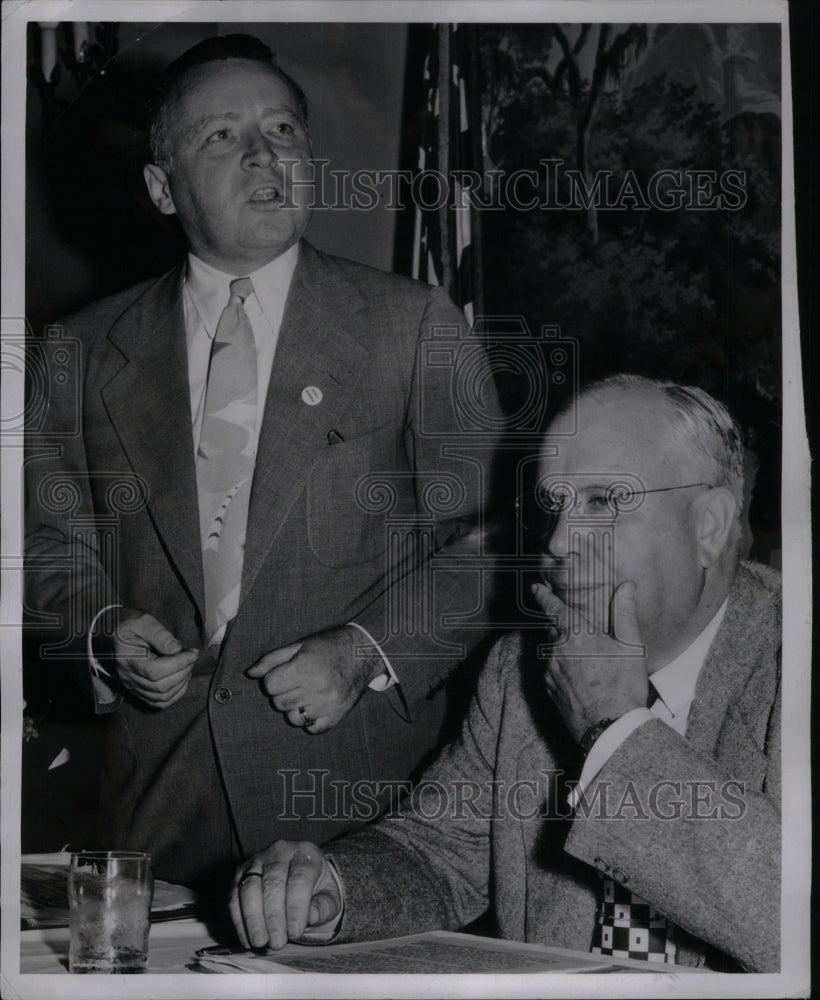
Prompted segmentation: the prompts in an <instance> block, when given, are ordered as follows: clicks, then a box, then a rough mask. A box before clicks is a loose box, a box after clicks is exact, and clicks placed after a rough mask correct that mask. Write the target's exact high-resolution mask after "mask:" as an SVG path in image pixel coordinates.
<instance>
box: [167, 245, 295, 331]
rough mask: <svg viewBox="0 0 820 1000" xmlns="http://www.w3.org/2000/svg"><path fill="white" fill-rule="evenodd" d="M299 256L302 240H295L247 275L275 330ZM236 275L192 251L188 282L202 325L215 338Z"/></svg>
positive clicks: (260, 306)
mask: <svg viewBox="0 0 820 1000" xmlns="http://www.w3.org/2000/svg"><path fill="white" fill-rule="evenodd" d="M298 258H299V244H298V243H294V245H293V246H292V247H289V248H288V249H287V250H286V251H285V252H284V253H283V254H280V255H279V256H278V257H275V258H274V259H273V260H271V261H268V263H267V264H264V265H263V266H262V267H260V268H257V270H255V271H251V272H249V273H248V275H247V277H249V278H250V279H251V283H252V284H253V290H254V294H255V295H256V300H257V302H258V303H259V308H260V309H261V310H262V312H263V314H264V316H265V318H266V319H267V321H268V325H269V326H270V328H271V330H278V329H279V323H280V322H281V318H282V313H283V311H284V303H285V299H286V298H287V295H288V290H289V288H290V282H291V278H292V277H293V272H294V270H295V269H296V262H297V260H298ZM236 277H240V276H239V275H235V274H228V273H227V272H226V271H220V270H219V269H218V268H216V267H213V266H212V265H211V264H206V263H205V261H204V260H202V259H201V258H199V257H197V256H196V255H195V254H192V253H189V254H188V267H187V271H186V275H185V284H186V287H187V290H188V293H189V295H190V297H191V300H192V301H193V304H194V306H195V307H196V311H197V312H198V313H199V318H200V319H201V320H202V325H203V326H204V327H205V330H206V332H207V334H208V336H209V337H210V338H211V339H212V340H213V338H214V336H215V335H216V327H217V324H218V323H219V317H220V316H221V315H222V311H223V310H224V308H225V306H226V305H227V304H228V299H229V298H230V285H231V282H232V281H233V280H234V278H236ZM241 277H244V275H242V276H241Z"/></svg>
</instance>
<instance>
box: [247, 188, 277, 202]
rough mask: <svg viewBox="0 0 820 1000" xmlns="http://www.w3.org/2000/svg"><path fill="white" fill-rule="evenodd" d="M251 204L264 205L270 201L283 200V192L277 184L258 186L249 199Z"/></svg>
mask: <svg viewBox="0 0 820 1000" xmlns="http://www.w3.org/2000/svg"><path fill="white" fill-rule="evenodd" d="M248 201H249V202H251V204H254V205H264V204H268V203H270V202H280V201H282V192H281V190H280V189H279V188H278V187H276V185H275V184H267V185H265V187H260V188H257V189H256V190H255V191H254V192H253V194H252V195H251V196H250V198H249V199H248Z"/></svg>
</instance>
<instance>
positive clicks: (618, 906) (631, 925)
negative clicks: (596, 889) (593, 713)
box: [590, 678, 676, 963]
mask: <svg viewBox="0 0 820 1000" xmlns="http://www.w3.org/2000/svg"><path fill="white" fill-rule="evenodd" d="M657 703H660V704H661V705H663V702H662V701H661V699H660V698H659V696H658V692H657V690H656V688H655V686H654V684H653V683H652V679H651V678H650V680H649V690H648V693H647V698H646V707H647V708H649V709H651V710H652V712H653V714H657V712H658V709H657V708H656V707H655V706H656V704H657ZM667 714H669V713H668V709H667ZM673 929H674V928H673V926H672V925H671V924H668V923H667V921H666V917H665V916H664V915H663V914H662V913H660V912H659V911H658V910H656V909H655V907H654V906H653V905H652V904H651V903H649V902H647V900H645V899H643V898H642V897H641V896H638V895H636V894H635V893H634V892H632V891H631V890H630V889H625V888H624V887H623V886H622V885H621V884H620V883H619V882H616V881H615V880H614V879H611V878H609V877H608V876H606V875H603V874H602V875H601V886H600V893H599V899H598V911H597V913H596V914H595V928H594V930H593V932H592V947H591V948H590V951H592V952H594V954H596V955H610V956H611V957H613V958H639V959H645V960H646V961H647V962H670V963H674V961H675V952H676V948H675V942H674V940H673V936H672V935H673Z"/></svg>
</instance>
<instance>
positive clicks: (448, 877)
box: [327, 563, 781, 971]
mask: <svg viewBox="0 0 820 1000" xmlns="http://www.w3.org/2000/svg"><path fill="white" fill-rule="evenodd" d="M779 593H780V581H779V576H778V575H777V574H776V573H775V572H774V571H772V570H769V569H768V568H766V567H763V566H760V565H757V564H753V563H744V564H741V567H740V570H739V572H738V574H737V577H736V580H735V583H734V585H733V587H732V590H731V592H730V596H729V604H728V607H727V610H726V615H725V617H724V620H723V622H722V624H721V627H720V629H719V631H718V634H717V636H716V637H715V640H714V642H713V644H712V646H711V648H710V650H709V654H708V657H707V660H706V663H705V664H704V666H703V669H702V671H701V673H700V676H699V678H698V682H697V687H696V691H695V698H694V701H693V704H692V708H691V712H690V716H689V720H688V726H687V733H686V737H685V738H684V737H682V736H680V735H679V734H678V733H676V732H675V731H674V730H673V729H671V728H670V727H669V726H667V725H666V724H665V723H663V722H661V721H660V720H653V721H651V722H647V723H645V724H644V725H642V726H640V727H639V728H638V729H637V730H635V732H633V733H632V735H631V736H629V737H628V738H627V739H626V741H625V742H624V743H623V744H622V745H621V746H620V747H619V748H618V750H616V751H615V753H614V754H613V756H612V757H611V758H610V760H609V761H608V762H607V763H606V765H605V766H604V767H603V769H602V770H601V771H600V773H599V774H598V776H597V778H596V779H595V781H594V782H593V783H592V784H591V785H590V787H589V788H588V789H587V792H586V800H587V808H586V811H585V812H581V811H579V812H578V813H577V814H576V815H575V816H574V817H573V816H571V815H568V809H567V807H566V804H565V801H566V800H565V797H564V796H565V792H566V788H565V787H563V784H564V778H565V777H566V776H567V775H568V776H569V777H570V778H572V777H573V776H575V777H577V774H578V773H579V771H580V766H581V762H580V760H579V759H578V757H577V751H576V750H575V748H574V744H573V742H572V740H571V739H570V737H569V735H568V733H567V731H566V729H565V728H564V727H563V725H562V724H561V722H560V719H559V717H558V715H557V714H556V712H555V710H554V709H552V708H551V705H550V703H549V699H548V697H547V693H546V689H545V687H544V684H543V679H542V678H543V666H542V665H541V664H539V663H538V661H537V660H536V659H535V658H534V657H531V656H529V655H528V654H527V652H526V650H525V648H524V646H523V645H522V641H521V638H520V636H519V635H511V636H508V637H505V638H504V639H503V640H501V641H500V642H499V643H498V644H497V645H496V646H495V647H494V648H493V651H492V653H491V655H490V657H489V660H488V662H487V663H486V665H485V667H484V669H483V671H482V674H481V677H480V679H479V686H478V692H477V695H476V697H475V699H474V701H473V703H472V705H471V707H470V711H469V713H468V717H467V718H466V720H465V724H464V727H463V731H462V734H461V737H460V739H459V740H458V741H457V742H456V743H454V744H453V745H452V746H450V747H448V748H447V749H446V750H445V751H444V753H443V754H442V755H441V757H440V758H439V759H438V761H437V762H436V763H435V764H434V765H433V766H432V767H431V768H429V769H428V770H427V771H426V772H425V774H424V775H423V777H422V779H421V783H420V785H419V790H418V792H417V793H416V795H417V798H416V802H415V807H413V805H412V804H411V805H408V806H406V807H405V808H404V809H403V810H402V812H401V814H400V815H399V816H398V817H397V818H393V817H392V816H389V817H386V818H385V819H384V820H382V821H380V822H379V823H377V824H374V825H373V826H372V827H369V828H365V829H364V830H361V831H357V832H356V833H354V834H351V835H350V836H349V837H343V838H341V839H340V840H339V841H338V842H336V843H334V844H331V845H329V846H328V847H327V851H328V853H329V854H330V856H331V857H332V858H333V861H334V862H335V864H336V866H337V868H338V870H339V873H340V875H341V879H342V882H343V885H344V892H345V912H344V919H343V921H342V924H341V928H340V934H339V935H338V936H337V937H336V938H335V939H334V943H335V942H336V941H344V940H350V939H364V938H375V937H390V936H393V935H394V934H406V933H412V932H415V931H420V930H430V929H433V928H447V929H455V928H458V927H462V926H464V925H465V924H467V923H469V922H470V921H472V920H474V919H475V918H476V917H477V916H478V915H480V914H481V913H482V912H483V911H484V910H485V908H486V907H487V905H488V902H490V901H492V905H493V906H494V908H495V914H496V919H497V925H498V931H499V934H500V935H501V936H502V937H505V938H510V939H516V940H526V941H532V942H538V943H542V944H549V945H553V946H559V947H564V948H575V949H579V950H588V949H589V947H590V944H591V938H592V930H593V924H594V919H595V910H596V895H597V890H598V883H599V877H598V872H599V871H601V872H606V873H609V874H610V875H611V876H612V877H613V878H614V879H617V880H618V881H620V882H621V883H622V884H624V885H625V886H626V887H627V888H629V889H632V890H633V891H635V892H636V893H638V895H640V896H643V897H644V898H646V899H648V900H649V901H650V902H652V903H654V904H655V906H656V907H657V908H658V909H660V910H661V911H662V912H664V913H665V914H666V915H667V917H668V919H669V921H671V922H672V923H673V924H675V925H676V935H677V941H678V954H677V961H678V962H680V963H682V964H688V965H695V964H697V965H704V964H705V965H708V966H710V967H712V968H716V969H724V970H727V971H728V970H731V969H737V967H738V966H740V967H742V968H745V969H748V970H755V971H774V970H776V969H777V968H778V966H779V937H780V867H781V855H780V641H781V627H780V625H781V622H780V599H779ZM493 782H494V783H495V784H494V785H493V784H491V783H493ZM596 801H597V805H596ZM490 815H493V817H494V818H492V819H491V818H489V817H490Z"/></svg>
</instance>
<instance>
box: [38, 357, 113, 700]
mask: <svg viewBox="0 0 820 1000" xmlns="http://www.w3.org/2000/svg"><path fill="white" fill-rule="evenodd" d="M85 346H86V345H85V344H84V343H83V342H82V341H81V340H78V339H75V338H72V337H63V338H62V339H61V340H60V341H59V342H56V341H55V342H52V343H51V344H46V348H47V349H44V350H43V359H44V360H43V372H42V375H43V378H42V379H40V380H37V382H36V384H35V383H32V384H30V386H29V389H30V392H31V393H32V394H33V395H32V396H31V406H30V410H31V412H32V414H33V415H34V419H33V420H32V421H31V425H30V427H29V432H28V434H27V437H26V461H25V539H26V541H25V612H24V617H25V623H26V626H27V632H28V635H29V636H30V638H31V639H32V640H33V642H34V644H35V646H36V649H37V651H38V661H39V662H38V668H39V669H47V670H48V671H49V672H50V673H51V675H52V677H53V678H54V681H55V683H56V684H57V686H58V688H60V689H62V691H63V692H69V697H70V698H71V699H72V700H74V699H76V700H78V702H79V704H81V705H84V706H88V707H94V708H95V709H96V710H97V711H107V710H110V709H111V708H113V707H116V705H117V704H118V701H119V699H118V698H113V697H112V693H111V692H107V691H102V692H101V690H100V689H99V688H98V687H97V686H96V685H95V679H94V677H93V674H92V671H91V669H90V667H89V663H88V657H87V645H88V637H89V629H90V628H91V625H92V623H93V621H94V619H95V617H96V616H97V614H98V613H99V612H100V611H101V610H102V609H103V608H105V607H107V606H109V605H112V604H117V603H119V601H118V597H117V594H116V592H115V588H114V586H113V583H112V580H111V575H110V574H109V573H107V572H106V569H105V566H104V562H105V557H106V554H107V555H109V556H111V554H112V552H113V547H112V545H111V544H110V543H111V539H110V538H109V537H108V535H107V534H106V531H107V528H106V525H105V523H104V520H105V519H103V523H100V521H99V519H98V518H97V512H95V510H94V505H93V501H92V497H91V487H90V477H89V470H88V466H87V461H86V454H85V446H84V438H83V433H82V424H81V417H82V408H83V380H84V371H85V362H86V360H87V357H86V351H85V350H84V348H85ZM52 348H55V349H56V348H59V349H60V350H62V351H63V352H65V356H67V357H68V358H69V362H70V363H69V364H67V363H66V362H64V361H62V360H61V359H60V358H59V357H58V361H61V366H62V367H65V368H66V371H65V372H64V373H61V372H60V371H59V370H58V366H57V363H56V362H55V357H57V355H56V353H55V350H52ZM61 374H64V376H65V377H58V376H59V375H61ZM111 530H113V528H111ZM100 693H102V694H103V700H100V699H99V697H98V695H99V694H100ZM106 699H108V700H107V703H106Z"/></svg>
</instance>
